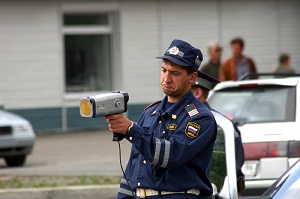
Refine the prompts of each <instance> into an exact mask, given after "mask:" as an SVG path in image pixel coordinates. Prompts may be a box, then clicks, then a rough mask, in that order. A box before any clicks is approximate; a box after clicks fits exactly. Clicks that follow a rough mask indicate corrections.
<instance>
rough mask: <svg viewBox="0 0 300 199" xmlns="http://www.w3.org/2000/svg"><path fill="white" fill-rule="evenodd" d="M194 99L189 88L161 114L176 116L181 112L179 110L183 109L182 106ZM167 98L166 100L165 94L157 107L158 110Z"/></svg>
mask: <svg viewBox="0 0 300 199" xmlns="http://www.w3.org/2000/svg"><path fill="white" fill-rule="evenodd" d="M194 99H195V96H194V94H193V92H192V90H191V89H190V90H189V92H187V94H185V95H184V96H183V97H182V98H181V99H180V100H179V101H178V102H176V103H175V104H173V106H172V107H170V108H169V109H168V110H165V111H164V113H163V115H165V114H168V115H169V116H173V115H175V116H178V115H179V114H180V113H181V111H182V110H183V109H184V107H186V106H187V105H189V104H191V103H192V102H193V100H194ZM167 100H168V97H167V96H165V97H164V99H163V101H162V102H161V103H160V105H159V106H158V107H157V108H158V110H163V105H164V104H165V102H166V101H167Z"/></svg>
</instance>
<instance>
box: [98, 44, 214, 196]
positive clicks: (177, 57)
mask: <svg viewBox="0 0 300 199" xmlns="http://www.w3.org/2000/svg"><path fill="white" fill-rule="evenodd" d="M157 58H159V59H162V65H161V73H160V84H161V87H162V90H163V92H164V93H165V94H166V95H165V97H164V98H163V100H162V101H157V102H154V103H152V104H150V105H149V106H148V107H146V108H145V110H144V112H143V113H142V115H141V117H140V119H139V120H138V122H137V123H133V122H132V121H130V120H129V119H128V118H126V117H125V116H124V115H123V114H113V115H109V116H104V117H105V118H106V119H107V123H108V124H109V125H108V127H109V130H110V131H111V132H118V133H121V134H125V135H124V136H125V139H126V140H127V141H128V142H130V143H131V144H132V148H131V155H130V158H129V161H128V163H127V167H126V170H125V173H124V175H123V179H122V180H121V183H120V189H119V192H118V197H117V198H118V199H121V198H124V199H125V198H126V199H132V198H136V199H139V198H149V199H150V198H151V199H171V198H172V199H199V198H201V199H202V198H204V197H205V196H211V195H212V185H211V183H210V181H209V170H210V161H211V157H212V153H213V148H214V143H215V140H216V136H217V124H216V121H215V118H214V116H213V114H212V113H211V111H210V110H209V109H208V108H207V107H206V106H205V105H204V104H203V103H202V102H200V101H199V100H198V99H197V98H196V97H195V96H194V95H193V93H192V91H191V85H192V83H193V82H195V80H196V78H197V75H198V74H197V71H198V70H199V66H200V64H201V61H202V60H203V55H202V52H201V51H200V50H199V49H197V48H195V47H193V46H191V45H190V44H189V43H187V42H185V41H182V40H178V39H175V40H173V41H172V43H171V45H170V46H169V47H168V49H167V50H166V52H165V53H164V55H163V56H160V57H157Z"/></svg>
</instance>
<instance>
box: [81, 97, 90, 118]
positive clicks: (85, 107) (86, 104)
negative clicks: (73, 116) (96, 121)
mask: <svg viewBox="0 0 300 199" xmlns="http://www.w3.org/2000/svg"><path fill="white" fill-rule="evenodd" d="M80 112H81V113H82V115H84V116H85V117H91V116H92V112H93V106H92V103H91V102H90V100H87V99H84V100H82V101H81V103H80Z"/></svg>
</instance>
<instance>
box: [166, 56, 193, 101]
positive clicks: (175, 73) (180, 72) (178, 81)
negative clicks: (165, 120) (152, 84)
mask: <svg viewBox="0 0 300 199" xmlns="http://www.w3.org/2000/svg"><path fill="white" fill-rule="evenodd" d="M161 68H162V69H161V73H160V85H161V87H162V89H163V92H164V93H165V94H166V95H168V101H169V102H173V103H174V102H177V101H178V100H179V99H180V98H181V97H182V96H183V95H185V94H186V93H187V92H188V91H189V90H190V88H191V85H192V83H193V82H194V81H195V80H196V78H197V72H194V73H192V74H190V75H188V74H187V72H186V70H184V69H183V68H182V67H181V66H179V65H176V64H173V63H172V62H170V61H168V60H164V61H163V62H162V66H161Z"/></svg>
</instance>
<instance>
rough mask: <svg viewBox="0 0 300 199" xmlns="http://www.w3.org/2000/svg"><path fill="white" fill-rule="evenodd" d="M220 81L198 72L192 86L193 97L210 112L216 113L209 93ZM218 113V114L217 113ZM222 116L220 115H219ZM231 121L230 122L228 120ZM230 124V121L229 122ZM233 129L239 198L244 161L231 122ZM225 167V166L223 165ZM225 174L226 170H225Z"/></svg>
mask: <svg viewBox="0 0 300 199" xmlns="http://www.w3.org/2000/svg"><path fill="white" fill-rule="evenodd" d="M219 82H220V81H219V80H217V79H216V78H214V77H212V76H210V75H208V74H206V73H204V72H202V71H198V77H197V80H196V81H195V82H194V83H193V85H192V91H193V94H194V95H195V97H197V98H198V99H199V100H200V101H201V102H203V103H204V104H205V105H206V106H207V107H208V108H209V109H210V110H212V111H215V112H218V111H216V110H214V109H212V108H211V107H210V105H209V104H208V102H207V98H208V95H209V91H210V90H211V89H212V87H213V85H214V84H216V83H219ZM218 113H219V112H218ZM219 114H221V113H219ZM221 115H222V114H221ZM222 116H223V117H224V118H226V119H228V118H227V117H226V116H224V115H222ZM228 120H229V119H228ZM230 121H231V120H230ZM231 122H232V121H231ZM232 125H233V127H234V129H235V136H234V137H235V158H236V174H237V187H238V193H239V196H240V195H241V192H242V191H243V190H244V188H245V175H244V173H243V172H242V166H243V164H244V161H245V154H244V147H243V143H242V137H241V132H240V130H239V129H238V127H237V126H236V125H235V124H234V123H233V122H232ZM224 167H226V165H224ZM225 172H226V170H225Z"/></svg>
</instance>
